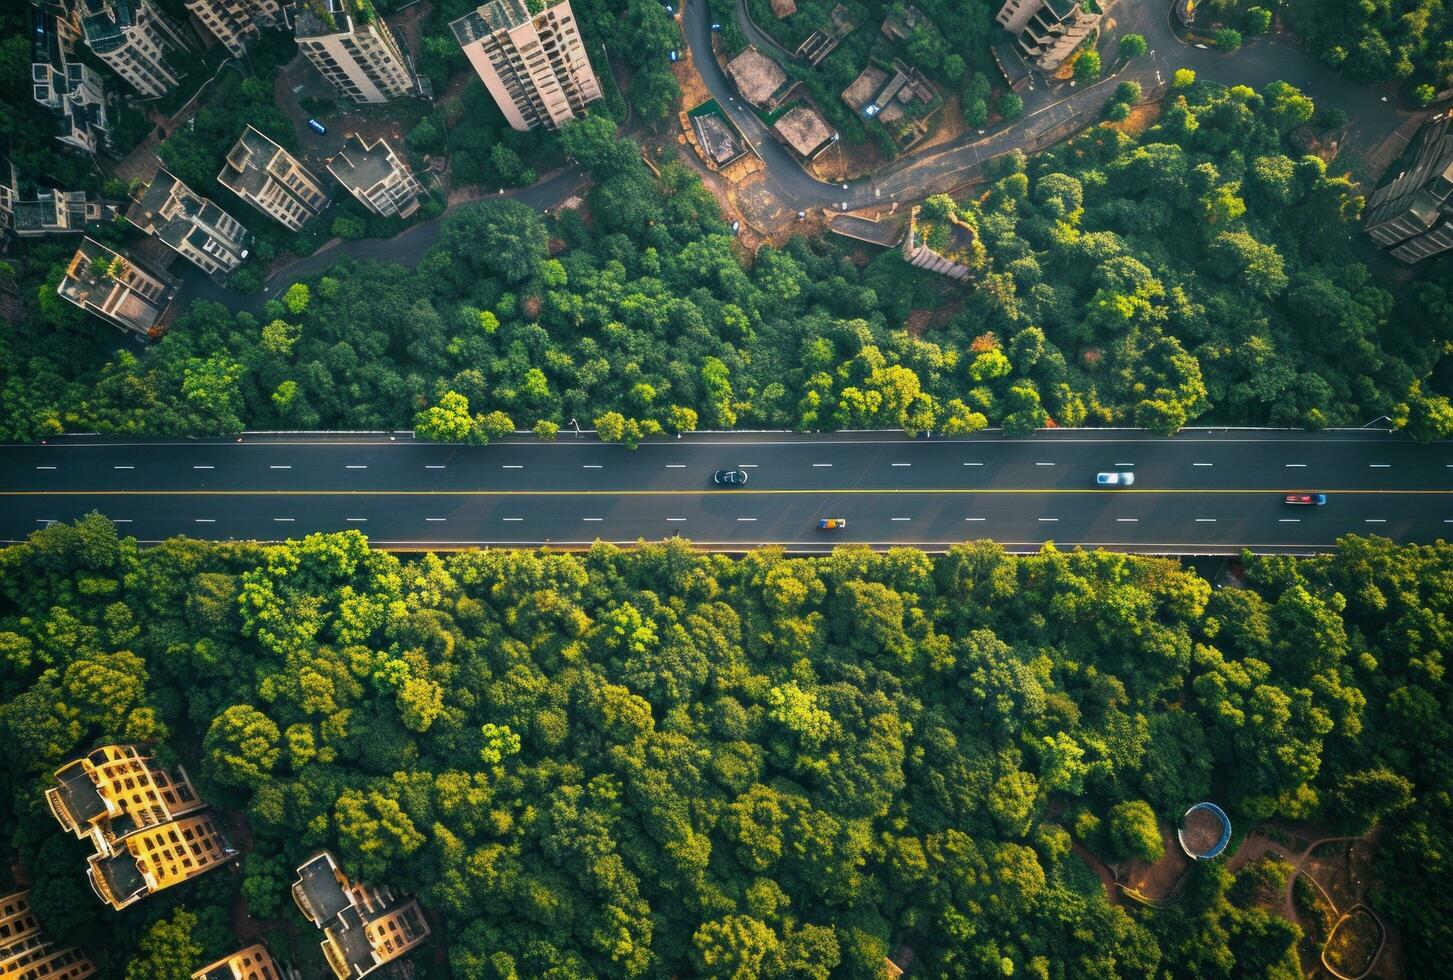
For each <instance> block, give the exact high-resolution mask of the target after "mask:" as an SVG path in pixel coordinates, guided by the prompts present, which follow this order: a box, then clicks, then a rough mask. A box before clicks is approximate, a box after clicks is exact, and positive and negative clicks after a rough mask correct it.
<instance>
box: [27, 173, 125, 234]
mask: <svg viewBox="0 0 1453 980" xmlns="http://www.w3.org/2000/svg"><path fill="white" fill-rule="evenodd" d="M116 213H117V208H116V205H114V204H111V203H109V202H107V201H102V200H99V199H98V198H94V197H92V196H91V195H90V194H88V193H87V192H86V191H61V190H55V189H54V188H49V187H41V186H39V185H37V184H34V183H32V182H30V181H21V180H20V177H19V175H18V174H17V173H16V171H15V167H14V166H11V168H10V183H8V184H4V183H0V217H3V218H4V222H5V224H6V225H8V226H9V228H10V230H11V231H12V232H13V233H14V234H15V235H17V236H18V237H20V238H34V237H36V236H39V235H64V234H80V233H81V232H83V231H85V228H86V225H88V224H92V223H94V222H98V221H111V220H113V219H114V218H115V217H116Z"/></svg>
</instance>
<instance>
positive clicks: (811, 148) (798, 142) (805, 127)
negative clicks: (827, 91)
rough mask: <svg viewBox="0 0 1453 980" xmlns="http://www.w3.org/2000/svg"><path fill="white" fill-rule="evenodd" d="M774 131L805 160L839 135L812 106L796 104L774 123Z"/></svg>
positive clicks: (809, 158) (790, 148) (819, 151)
mask: <svg viewBox="0 0 1453 980" xmlns="http://www.w3.org/2000/svg"><path fill="white" fill-rule="evenodd" d="M772 132H774V133H776V134H777V137H778V138H779V139H781V140H782V142H783V143H785V144H786V145H787V148H788V149H789V150H791V151H792V152H793V153H795V154H796V155H797V157H798V158H799V159H801V160H803V161H804V162H806V161H809V160H812V159H814V158H815V157H816V156H817V155H818V154H819V153H821V152H822V151H823V150H825V149H827V148H828V147H829V146H832V144H834V143H836V142H837V138H838V135H837V133H835V132H833V129H832V127H831V126H829V125H828V124H827V122H826V121H825V120H824V119H823V118H822V115H821V114H820V113H819V112H818V111H817V110H816V109H814V108H812V107H811V106H807V105H795V106H793V107H792V108H791V109H788V110H787V111H786V112H785V113H783V114H782V118H780V119H778V120H777V121H776V122H775V123H773V124H772Z"/></svg>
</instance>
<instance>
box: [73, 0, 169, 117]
mask: <svg viewBox="0 0 1453 980" xmlns="http://www.w3.org/2000/svg"><path fill="white" fill-rule="evenodd" d="M78 3H79V10H78V13H79V14H80V16H81V33H82V35H83V36H84V37H85V39H86V46H87V47H88V48H90V49H91V50H92V51H93V52H95V54H96V56H97V57H98V58H100V59H101V60H102V61H104V62H105V63H106V65H107V66H108V67H109V68H111V69H112V70H113V71H114V72H116V74H118V75H120V76H121V77H122V78H124V79H125V80H126V81H127V82H129V83H130V84H131V87H132V88H134V89H136V91H138V92H140V93H141V94H142V95H145V96H149V97H155V96H160V95H166V94H167V93H168V92H170V91H171V90H172V89H174V88H176V87H177V85H178V84H180V82H181V76H180V75H178V74H177V71H176V69H175V68H174V67H172V66H171V65H170V64H168V63H167V55H169V54H174V53H176V52H178V51H184V50H186V49H187V48H190V47H191V43H190V42H189V41H188V40H187V38H186V35H185V34H183V33H182V30H181V28H179V27H178V26H177V25H175V24H173V23H172V22H171V21H170V20H168V19H167V17H166V16H165V15H164V14H162V12H161V11H159V10H157V9H156V7H154V6H152V4H151V2H150V0H78Z"/></svg>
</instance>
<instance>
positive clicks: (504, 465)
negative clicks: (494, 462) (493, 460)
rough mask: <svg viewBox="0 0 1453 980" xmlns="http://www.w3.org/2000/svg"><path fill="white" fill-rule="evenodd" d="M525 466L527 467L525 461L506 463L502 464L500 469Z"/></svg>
mask: <svg viewBox="0 0 1453 980" xmlns="http://www.w3.org/2000/svg"><path fill="white" fill-rule="evenodd" d="M524 468H525V467H524V464H523V463H505V464H503V465H501V466H500V469H502V470H522V469H524Z"/></svg>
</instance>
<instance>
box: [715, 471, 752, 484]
mask: <svg viewBox="0 0 1453 980" xmlns="http://www.w3.org/2000/svg"><path fill="white" fill-rule="evenodd" d="M711 482H712V483H715V484H717V485H719V486H723V487H744V486H746V485H747V474H746V471H745V470H717V471H716V473H715V474H713V475H712V478H711Z"/></svg>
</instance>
